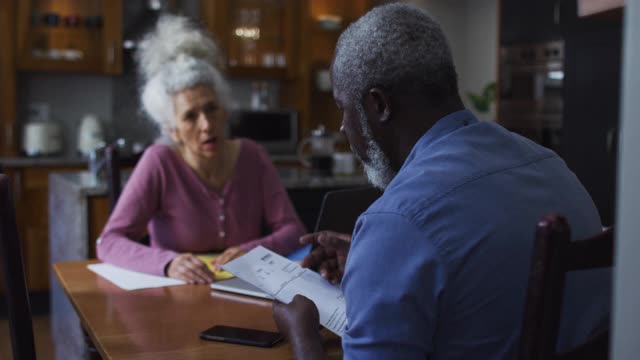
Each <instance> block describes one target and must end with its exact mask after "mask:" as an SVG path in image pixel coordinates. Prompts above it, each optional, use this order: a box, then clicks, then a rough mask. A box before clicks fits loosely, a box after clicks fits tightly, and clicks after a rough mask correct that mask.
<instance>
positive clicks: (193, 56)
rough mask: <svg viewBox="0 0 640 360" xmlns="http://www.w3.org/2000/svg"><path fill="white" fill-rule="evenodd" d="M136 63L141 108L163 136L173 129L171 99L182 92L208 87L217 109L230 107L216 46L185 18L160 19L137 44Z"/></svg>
mask: <svg viewBox="0 0 640 360" xmlns="http://www.w3.org/2000/svg"><path fill="white" fill-rule="evenodd" d="M136 60H137V62H138V67H139V72H140V75H141V78H142V82H143V85H142V91H141V101H142V107H143V109H144V111H145V112H146V113H147V115H148V116H149V117H150V118H151V119H152V120H153V121H154V122H155V123H156V124H157V125H158V126H159V127H160V129H161V130H162V131H163V132H165V131H166V130H168V129H172V128H174V127H175V114H174V108H173V96H174V95H175V94H176V93H178V92H180V91H182V90H185V89H188V88H191V87H194V86H198V85H204V86H208V87H209V88H210V89H211V90H213V91H214V92H215V94H216V97H217V99H218V102H219V104H220V106H222V107H223V108H226V109H229V108H230V106H231V91H230V88H229V84H228V83H227V81H226V80H225V78H224V76H223V75H222V71H221V69H222V67H223V65H222V64H223V62H222V58H221V56H220V51H219V49H218V46H217V45H216V43H215V42H214V41H213V39H212V38H211V37H210V36H208V34H207V33H206V32H205V31H203V30H201V29H199V28H198V27H197V26H195V25H194V24H193V23H192V22H191V21H189V20H188V19H187V18H185V17H181V16H175V15H164V16H163V17H161V18H160V20H159V21H158V24H157V25H156V28H155V29H154V30H153V31H151V32H150V33H149V34H147V35H146V36H145V37H144V39H143V40H142V42H141V43H140V49H139V50H138V52H137V53H136Z"/></svg>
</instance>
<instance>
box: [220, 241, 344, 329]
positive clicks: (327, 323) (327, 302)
mask: <svg viewBox="0 0 640 360" xmlns="http://www.w3.org/2000/svg"><path fill="white" fill-rule="evenodd" d="M222 268H223V269H225V270H226V271H228V272H230V273H232V274H234V275H235V276H237V277H238V278H240V279H242V280H244V281H246V282H248V283H250V284H252V285H254V286H256V287H258V288H260V289H261V290H262V291H264V292H266V293H267V294H269V295H271V296H273V297H274V298H275V299H277V300H278V301H281V302H283V303H289V302H291V300H293V297H294V296H295V295H303V296H305V297H307V298H309V300H311V301H313V302H314V303H315V304H316V307H318V312H319V313H320V324H322V325H323V326H324V327H326V328H327V329H329V330H331V331H332V332H334V333H335V334H337V335H338V336H342V334H343V333H344V329H345V326H346V325H347V317H346V306H345V300H344V296H343V294H342V291H341V290H340V289H339V288H338V287H336V286H333V285H331V284H330V283H329V282H328V281H327V280H325V279H323V278H322V276H320V275H319V274H318V273H316V272H314V271H312V270H309V269H305V268H303V267H301V266H300V265H299V264H297V263H295V262H293V261H291V260H288V259H287V258H285V257H283V256H280V255H278V254H276V253H274V252H273V251H271V250H268V249H266V248H264V247H262V246H258V247H257V248H255V249H253V250H251V251H249V252H248V253H247V254H245V255H243V256H241V257H239V258H237V259H234V260H232V261H230V262H228V263H226V264H225V265H222Z"/></svg>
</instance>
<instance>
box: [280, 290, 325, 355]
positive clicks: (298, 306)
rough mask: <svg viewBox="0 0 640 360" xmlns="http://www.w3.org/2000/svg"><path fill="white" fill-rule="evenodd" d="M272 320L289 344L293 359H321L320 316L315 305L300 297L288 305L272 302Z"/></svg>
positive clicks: (322, 353) (296, 297) (297, 296)
mask: <svg viewBox="0 0 640 360" xmlns="http://www.w3.org/2000/svg"><path fill="white" fill-rule="evenodd" d="M273 319H274V320H275V321H276V325H278V329H280V332H281V333H282V334H283V335H284V336H285V337H286V338H287V339H288V340H289V342H291V347H292V350H293V357H294V358H295V359H322V358H325V352H324V349H323V348H322V340H321V338H320V332H319V331H318V328H319V327H320V315H319V313H318V308H317V307H316V305H315V304H314V303H313V302H312V301H311V300H309V299H307V298H306V297H304V296H302V295H296V296H295V297H294V298H293V300H291V302H290V303H289V304H283V303H281V302H279V301H277V300H274V301H273Z"/></svg>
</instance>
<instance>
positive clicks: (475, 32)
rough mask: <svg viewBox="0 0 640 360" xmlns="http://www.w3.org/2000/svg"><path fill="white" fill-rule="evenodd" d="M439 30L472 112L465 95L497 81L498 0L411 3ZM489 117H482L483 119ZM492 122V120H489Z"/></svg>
mask: <svg viewBox="0 0 640 360" xmlns="http://www.w3.org/2000/svg"><path fill="white" fill-rule="evenodd" d="M409 2H412V3H415V4H416V5H418V6H421V7H422V8H424V9H426V10H427V11H428V12H429V13H430V14H431V15H432V16H433V17H434V18H435V19H436V20H437V21H438V22H440V25H441V26H442V29H443V31H444V32H445V34H446V36H447V38H448V40H449V43H450V46H451V52H452V53H453V58H454V62H455V64H456V68H457V70H458V84H459V87H460V95H461V97H462V100H463V101H464V102H465V105H467V107H469V109H471V110H475V109H473V106H472V105H471V104H470V103H469V98H468V96H467V95H466V94H467V92H473V93H480V92H481V91H482V90H483V89H484V87H485V86H486V85H487V84H488V83H490V82H495V81H496V79H497V75H496V73H497V67H498V3H497V0H412V1H409ZM487 116H488V117H491V115H482V117H485V118H486V117H487ZM492 119H493V118H492Z"/></svg>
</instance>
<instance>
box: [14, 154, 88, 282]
mask: <svg viewBox="0 0 640 360" xmlns="http://www.w3.org/2000/svg"><path fill="white" fill-rule="evenodd" d="M79 170H81V168H80V167H32V168H19V169H15V168H14V169H11V168H10V169H4V170H3V171H4V172H5V173H6V174H8V175H9V176H10V177H11V179H12V183H13V189H12V192H13V197H14V202H15V208H16V222H17V223H18V236H19V237H20V243H21V245H22V255H23V260H24V266H25V272H26V278H27V285H28V288H29V291H46V290H49V271H50V268H51V267H50V264H49V205H48V204H49V173H51V172H53V171H56V172H62V171H79Z"/></svg>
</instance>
